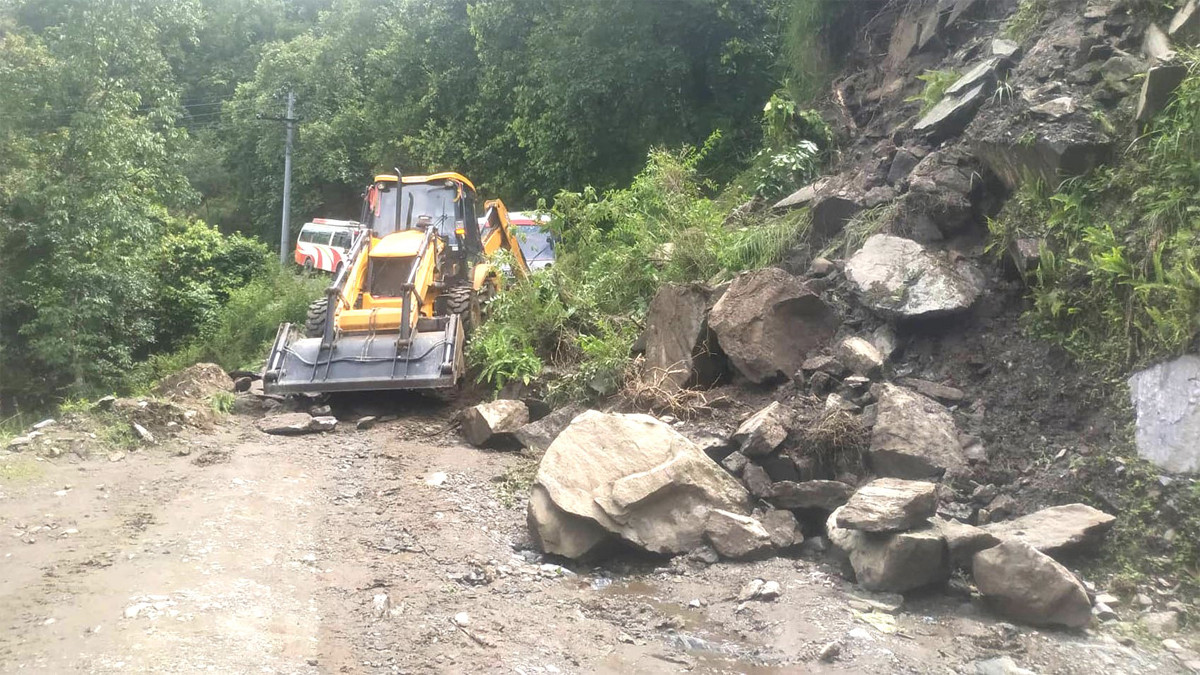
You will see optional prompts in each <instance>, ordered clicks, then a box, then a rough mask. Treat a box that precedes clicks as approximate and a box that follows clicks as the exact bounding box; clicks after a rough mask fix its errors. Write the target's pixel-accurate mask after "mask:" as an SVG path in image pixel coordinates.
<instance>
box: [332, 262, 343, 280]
mask: <svg viewBox="0 0 1200 675" xmlns="http://www.w3.org/2000/svg"><path fill="white" fill-rule="evenodd" d="M345 266H346V263H338V264H337V267H335V268H333V278H334V279H336V278H338V275H339V274H341V273H342V268H343V267H345Z"/></svg>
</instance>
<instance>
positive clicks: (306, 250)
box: [296, 218, 367, 276]
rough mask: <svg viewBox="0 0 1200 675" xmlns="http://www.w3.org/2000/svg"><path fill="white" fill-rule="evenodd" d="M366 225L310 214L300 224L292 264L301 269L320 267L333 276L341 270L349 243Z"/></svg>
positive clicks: (360, 233)
mask: <svg viewBox="0 0 1200 675" xmlns="http://www.w3.org/2000/svg"><path fill="white" fill-rule="evenodd" d="M366 231H367V229H366V228H365V227H363V226H362V224H361V223H357V222H355V221H353V220H334V219H332V218H313V219H312V221H310V222H307V223H305V224H304V227H302V228H300V236H299V238H297V239H296V264H297V265H300V266H302V267H304V269H305V271H308V272H311V271H313V270H321V271H322V272H329V273H331V274H333V275H334V276H337V273H338V272H340V271H342V266H343V265H344V264H345V263H346V256H347V255H349V253H350V249H351V247H353V246H354V243H355V242H356V241H358V238H359V237H361V236H362V235H363V233H364V232H366Z"/></svg>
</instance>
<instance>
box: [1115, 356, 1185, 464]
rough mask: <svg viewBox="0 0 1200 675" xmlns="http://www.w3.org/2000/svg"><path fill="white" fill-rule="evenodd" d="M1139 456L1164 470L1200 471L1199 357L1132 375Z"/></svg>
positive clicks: (1131, 387)
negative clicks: (1198, 441)
mask: <svg viewBox="0 0 1200 675" xmlns="http://www.w3.org/2000/svg"><path fill="white" fill-rule="evenodd" d="M1129 396H1130V398H1131V399H1132V401H1133V407H1134V410H1135V411H1136V412H1137V432H1136V434H1135V436H1136V440H1137V448H1138V454H1139V455H1141V456H1142V458H1144V459H1148V460H1150V461H1151V462H1154V463H1155V464H1157V465H1158V466H1159V467H1160V468H1162V469H1165V470H1167V471H1177V472H1188V471H1200V443H1197V442H1196V439H1197V438H1200V356H1196V355H1194V354H1188V355H1185V356H1181V357H1179V358H1177V359H1175V360H1174V361H1167V362H1165V363H1160V364H1158V365H1156V366H1152V367H1150V368H1147V369H1145V370H1142V371H1139V372H1137V373H1134V374H1133V376H1132V377H1130V378H1129Z"/></svg>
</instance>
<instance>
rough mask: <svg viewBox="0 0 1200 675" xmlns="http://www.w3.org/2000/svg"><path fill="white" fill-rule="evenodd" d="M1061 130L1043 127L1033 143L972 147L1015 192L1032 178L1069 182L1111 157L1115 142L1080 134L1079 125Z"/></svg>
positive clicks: (989, 142)
mask: <svg viewBox="0 0 1200 675" xmlns="http://www.w3.org/2000/svg"><path fill="white" fill-rule="evenodd" d="M1059 126H1062V127H1064V129H1061V130H1060V129H1058V128H1057V126H1056V125H1043V126H1042V127H1041V129H1042V133H1041V134H1039V135H1038V136H1037V138H1036V139H1033V141H1032V142H1030V143H1014V142H1012V140H1011V139H1005V138H1002V137H997V138H994V139H993V138H991V137H987V138H981V139H978V140H976V141H974V142H973V143H972V147H973V149H974V151H975V155H976V156H977V157H979V158H980V160H982V161H983V163H984V164H986V165H987V167H988V168H989V169H991V171H992V173H994V174H996V176H998V177H999V178H1000V179H1001V180H1002V181H1003V182H1004V184H1005V185H1006V186H1007V187H1008V188H1009V189H1016V188H1017V187H1019V186H1020V185H1021V183H1022V181H1023V180H1024V179H1025V177H1027V176H1030V175H1033V176H1035V177H1037V178H1040V179H1042V180H1043V181H1045V182H1046V183H1047V184H1048V185H1052V186H1057V185H1058V184H1060V183H1061V182H1062V181H1063V180H1064V179H1066V178H1069V177H1071V176H1082V175H1084V174H1086V173H1087V172H1089V171H1091V170H1092V169H1094V168H1096V167H1097V166H1100V165H1101V164H1104V163H1105V162H1107V161H1108V160H1109V158H1110V157H1111V156H1112V153H1113V143H1112V141H1110V140H1108V138H1106V137H1104V136H1103V135H1101V134H1099V133H1098V132H1094V131H1090V130H1088V129H1084V130H1079V129H1078V128H1077V126H1076V125H1059Z"/></svg>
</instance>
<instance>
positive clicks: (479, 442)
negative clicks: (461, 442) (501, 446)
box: [462, 399, 529, 446]
mask: <svg viewBox="0 0 1200 675" xmlns="http://www.w3.org/2000/svg"><path fill="white" fill-rule="evenodd" d="M528 423H529V408H528V407H526V405H525V403H524V402H522V401H512V400H508V399H499V400H496V401H491V402H488V403H480V404H479V405H477V406H472V407H470V408H467V409H466V410H464V411H463V414H462V433H463V436H464V437H465V438H466V439H467V442H468V443H470V444H471V445H475V446H484V445H487V444H488V443H492V442H494V441H496V440H499V438H501V437H505V436H511V434H512V433H513V432H514V431H516V430H517V429H520V428H521V427H523V426H525V425H526V424H528Z"/></svg>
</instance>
